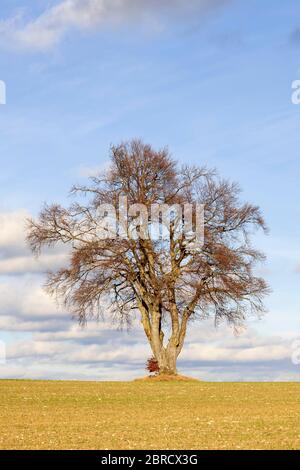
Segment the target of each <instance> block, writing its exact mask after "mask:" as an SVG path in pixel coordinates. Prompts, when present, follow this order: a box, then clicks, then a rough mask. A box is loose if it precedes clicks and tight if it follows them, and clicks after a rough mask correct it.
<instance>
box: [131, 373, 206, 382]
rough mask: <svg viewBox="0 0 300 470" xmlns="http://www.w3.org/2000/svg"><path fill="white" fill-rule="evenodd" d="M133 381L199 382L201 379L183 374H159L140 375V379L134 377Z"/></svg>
mask: <svg viewBox="0 0 300 470" xmlns="http://www.w3.org/2000/svg"><path fill="white" fill-rule="evenodd" d="M134 382H201V380H199V379H194V378H193V377H186V376H185V375H180V374H176V375H175V374H173V375H167V374H161V375H149V376H147V377H141V378H140V379H135V380H134Z"/></svg>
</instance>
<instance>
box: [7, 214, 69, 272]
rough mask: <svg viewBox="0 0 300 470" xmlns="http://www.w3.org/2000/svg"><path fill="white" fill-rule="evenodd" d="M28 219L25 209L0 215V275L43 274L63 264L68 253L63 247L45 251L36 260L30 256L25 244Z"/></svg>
mask: <svg viewBox="0 0 300 470" xmlns="http://www.w3.org/2000/svg"><path fill="white" fill-rule="evenodd" d="M29 217H30V214H29V213H28V212H27V211H26V210H25V209H21V210H19V211H15V212H9V213H0V275H1V274H2V275H5V274H10V275H11V274H28V273H44V272H46V271H49V270H56V269H58V268H59V267H61V266H62V265H63V264H64V263H65V261H66V259H67V257H68V252H67V250H66V248H65V247H63V246H58V247H56V249H55V250H45V252H44V253H43V254H42V255H41V256H40V257H39V258H38V259H37V258H36V257H34V256H33V255H32V253H31V251H30V250H29V247H28V246H27V245H26V242H25V236H26V233H25V228H26V220H27V219H28V218H29Z"/></svg>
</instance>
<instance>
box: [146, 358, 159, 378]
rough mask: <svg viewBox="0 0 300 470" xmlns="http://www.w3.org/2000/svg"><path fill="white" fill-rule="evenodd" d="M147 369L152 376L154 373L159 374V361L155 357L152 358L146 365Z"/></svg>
mask: <svg viewBox="0 0 300 470" xmlns="http://www.w3.org/2000/svg"><path fill="white" fill-rule="evenodd" d="M146 369H147V371H148V372H150V374H152V373H154V374H158V372H159V365H158V362H157V360H156V359H155V357H154V356H152V357H150V359H148V361H147V364H146Z"/></svg>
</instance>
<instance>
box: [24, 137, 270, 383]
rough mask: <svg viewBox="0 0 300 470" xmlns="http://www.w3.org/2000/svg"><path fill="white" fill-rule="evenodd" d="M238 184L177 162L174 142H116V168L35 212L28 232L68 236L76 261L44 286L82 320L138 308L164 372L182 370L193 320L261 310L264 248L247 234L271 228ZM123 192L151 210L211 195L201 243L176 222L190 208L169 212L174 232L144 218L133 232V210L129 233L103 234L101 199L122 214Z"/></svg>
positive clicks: (35, 245) (35, 241) (45, 242)
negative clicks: (152, 227)
mask: <svg viewBox="0 0 300 470" xmlns="http://www.w3.org/2000/svg"><path fill="white" fill-rule="evenodd" d="M239 192H240V190H239V187H238V186H237V185H236V184H232V183H230V182H228V181H225V180H220V179H219V177H218V176H217V175H216V173H215V172H214V171H208V170H207V169H205V168H197V167H187V166H185V167H183V168H179V166H178V165H177V164H176V162H175V161H174V160H173V159H172V158H171V157H170V155H169V153H168V150H166V149H164V150H160V151H155V150H153V148H152V147H151V146H149V145H145V144H143V143H142V142H141V141H138V140H134V141H132V142H130V143H124V144H121V145H119V146H116V147H115V146H113V147H112V148H111V165H110V167H109V169H108V170H107V171H105V172H104V173H103V175H99V176H98V177H93V178H91V181H90V184H89V185H87V186H75V187H74V188H73V189H72V194H73V195H74V196H77V198H76V201H77V202H76V203H73V204H72V205H71V206H70V207H69V208H63V207H61V206H59V205H46V206H45V207H44V208H43V210H42V211H41V213H40V215H39V218H38V219H37V220H30V221H29V227H28V237H27V238H28V242H29V244H30V246H31V248H32V250H33V252H34V253H36V254H39V253H40V250H41V248H43V247H45V246H48V247H49V246H53V245H55V244H57V243H60V242H62V243H65V244H67V245H70V247H71V258H70V264H69V265H68V266H66V267H65V268H63V269H60V270H59V271H58V272H55V273H51V274H49V277H48V281H47V289H48V291H49V292H50V293H51V294H56V295H57V296H58V297H59V298H62V299H63V300H64V303H65V305H66V307H67V308H68V309H69V310H70V311H72V313H73V315H74V317H75V318H76V319H78V321H79V322H80V323H81V324H85V323H86V321H87V320H88V319H89V318H97V319H99V318H101V317H103V316H104V315H106V316H107V315H108V316H110V317H111V318H114V319H115V318H117V319H118V320H119V321H120V322H121V323H122V324H123V323H130V322H131V319H132V318H134V317H135V316H136V314H137V313H138V315H139V316H140V319H141V323H142V325H143V328H144V332H145V334H146V337H147V339H148V341H149V344H150V346H151V349H152V352H153V355H154V357H155V358H156V360H157V362H158V364H159V371H160V374H176V362H177V357H178V355H179V354H180V352H181V350H182V348H183V344H184V340H185V337H186V332H187V325H188V323H189V322H190V321H191V320H196V319H203V318H207V317H209V316H213V317H214V319H215V321H216V323H217V322H219V321H220V320H222V319H225V320H227V321H228V322H229V323H230V324H232V325H234V326H235V327H236V326H239V325H241V324H243V323H244V321H245V320H246V317H247V314H250V313H251V312H252V313H254V314H256V315H257V314H258V315H259V314H261V313H262V312H263V311H264V308H263V304H262V299H263V296H264V295H265V294H267V292H268V287H267V285H266V283H265V281H264V280H263V279H261V278H259V277H257V276H256V275H255V274H254V272H253V268H254V266H255V265H256V263H257V262H258V261H261V260H263V258H264V255H263V254H262V253H260V252H259V251H257V250H256V249H254V248H253V247H252V246H251V244H250V235H251V233H252V231H253V229H255V228H262V229H263V230H266V228H265V223H264V220H263V218H262V216H261V213H260V210H259V208H258V207H256V206H253V205H251V204H248V203H240V201H239ZM120 196H123V197H124V196H126V197H127V198H128V205H133V204H137V203H138V204H143V205H144V206H145V207H146V208H147V210H149V211H150V207H151V206H152V205H153V204H168V205H169V206H170V205H171V206H172V205H183V204H186V203H189V204H194V205H195V204H196V203H198V204H204V205H205V211H204V243H203V246H202V247H201V249H195V243H193V242H194V241H195V240H194V239H193V237H192V236H187V235H186V234H185V233H184V232H183V231H181V232H180V231H178V230H176V226H177V227H178V224H179V225H180V224H181V223H182V222H184V216H183V217H182V219H181V220H179V221H178V219H177V220H176V218H175V217H173V218H170V225H169V228H168V236H167V239H166V237H164V239H161V238H159V237H156V238H155V239H153V237H152V238H151V237H145V236H143V237H142V236H141V231H139V230H140V229H141V227H138V225H137V226H136V227H137V230H136V233H137V234H138V236H135V237H132V236H128V235H129V232H130V230H131V228H132V224H133V223H134V222H135V223H136V221H137V214H134V215H132V216H130V217H128V225H127V227H126V228H125V235H126V236H120V233H119V232H120V230H121V229H122V230H123V229H124V226H123V227H121V225H120V224H119V226H118V228H117V236H115V237H112V236H107V237H103V236H101V237H100V236H99V227H101V228H103V222H104V220H105V217H106V222H107V216H108V214H107V213H106V212H105V213H104V212H103V211H99V208H100V207H107V206H106V205H108V204H109V205H112V206H113V207H115V208H116V212H117V216H120V215H121V209H120V207H119V206H118V203H119V198H120ZM82 201H83V202H82ZM147 222H148V223H149V224H150V223H151V215H150V212H149V216H148V220H147ZM105 227H106V228H105V230H107V231H108V232H109V229H108V228H107V225H106V226H105ZM144 231H145V228H144ZM146 231H147V229H146ZM108 235H109V233H108ZM165 333H168V336H169V337H168V339H167V341H166V340H165Z"/></svg>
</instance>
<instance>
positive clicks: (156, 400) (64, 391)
mask: <svg viewBox="0 0 300 470" xmlns="http://www.w3.org/2000/svg"><path fill="white" fill-rule="evenodd" d="M0 397H1V399H0V417H1V420H0V448H1V449H249V448H250V449H254V448H255V449H300V383H205V382H156V383H150V382H50V381H17V380H2V381H0Z"/></svg>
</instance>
